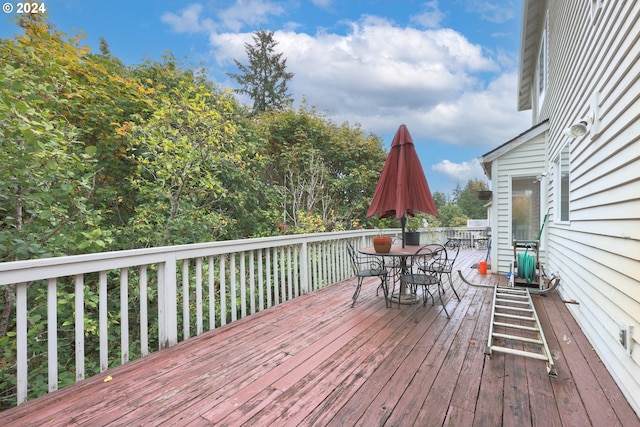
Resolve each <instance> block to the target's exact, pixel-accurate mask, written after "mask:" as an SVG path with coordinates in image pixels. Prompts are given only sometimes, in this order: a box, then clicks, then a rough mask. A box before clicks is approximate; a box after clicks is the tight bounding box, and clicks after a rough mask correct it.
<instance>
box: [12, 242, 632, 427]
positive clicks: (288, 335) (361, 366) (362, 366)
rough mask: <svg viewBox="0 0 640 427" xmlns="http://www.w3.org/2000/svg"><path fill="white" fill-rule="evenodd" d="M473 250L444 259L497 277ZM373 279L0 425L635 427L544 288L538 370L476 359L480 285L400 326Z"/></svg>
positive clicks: (397, 310)
mask: <svg viewBox="0 0 640 427" xmlns="http://www.w3.org/2000/svg"><path fill="white" fill-rule="evenodd" d="M485 253H486V252H485V251H480V250H473V249H465V250H462V251H461V252H460V256H459V258H458V260H457V263H456V264H457V265H456V267H457V268H459V269H461V270H462V271H463V273H464V274H465V276H466V277H468V278H469V279H470V280H472V281H475V282H483V283H488V284H493V285H496V284H500V285H505V284H506V279H505V278H504V277H501V276H491V275H480V274H479V273H478V272H477V270H476V269H474V268H471V267H472V265H473V264H475V263H477V262H478V261H481V260H483V259H484V255H485ZM378 283H379V282H378V280H377V279H375V278H373V279H370V280H367V281H365V283H364V285H363V289H362V293H361V295H360V297H359V299H358V301H357V303H356V306H355V308H351V301H352V300H351V296H352V295H353V291H354V289H355V286H356V281H355V279H349V280H346V281H344V282H341V283H337V284H334V285H331V286H327V287H326V288H323V289H321V290H319V291H315V292H312V293H309V294H307V295H303V296H301V297H298V298H296V299H295V300H292V301H289V302H285V303H281V304H279V305H277V306H274V307H271V308H269V309H266V310H263V311H260V312H258V313H256V314H254V315H252V316H249V317H247V318H244V319H240V320H238V321H236V322H233V323H230V324H228V325H225V326H223V327H219V328H217V329H215V330H212V331H209V332H206V333H204V334H202V335H200V336H197V337H193V338H191V339H189V340H187V341H185V342H182V343H180V344H178V345H176V346H174V347H172V348H169V349H165V350H162V351H159V352H156V353H154V354H151V355H149V356H146V357H144V358H142V359H139V360H136V361H133V362H130V363H127V364H126V365H123V366H120V367H117V368H114V369H111V370H109V371H108V372H105V373H103V374H100V375H97V376H96V377H93V378H90V379H87V380H85V381H82V382H80V383H77V384H75V385H72V386H69V387H67V388H64V389H62V390H59V391H57V392H54V393H51V394H49V395H47V396H43V397H42V398H39V399H36V400H34V401H31V402H27V403H26V404H23V405H21V406H19V407H17V408H12V409H10V410H8V411H5V412H3V413H2V414H1V415H0V419H1V420H2V422H1V424H2V425H4V426H41V425H51V426H66V425H91V426H94V425H122V426H125V425H126V426H129V425H176V426H179V425H195V426H198V425H203V426H206V425H208V426H210V425H216V426H217V425H220V426H241V425H247V426H276V425H277V426H278V427H280V426H318V425H322V426H351V425H359V426H367V427H368V426H372V425H379V426H383V425H387V426H405V425H406V426H411V425H415V426H420V427H422V426H442V425H461V426H462V425H465V426H466V425H475V426H488V425H491V426H498V425H517V426H527V425H529V426H545V427H546V426H575V425H593V426H599V425H608V426H609V425H611V426H616V425H620V426H622V425H624V426H632V427H633V426H637V427H640V420H639V419H638V416H637V415H636V414H635V413H634V412H633V409H632V408H631V406H630V405H629V404H628V402H627V401H626V400H625V399H624V397H623V395H622V393H621V392H620V390H619V388H618V387H617V386H616V385H615V382H614V381H613V379H612V378H611V376H610V374H609V373H608V372H607V371H606V368H605V367H604V365H603V363H602V361H600V359H599V358H598V357H597V355H596V354H595V352H594V350H593V349H592V348H591V346H590V345H589V342H588V340H587V339H586V337H585V336H584V335H583V334H582V332H581V331H580V329H579V328H578V326H577V324H576V322H575V320H574V319H573V317H572V316H571V314H570V313H569V311H568V310H567V308H566V306H565V303H564V302H563V301H562V300H561V299H560V297H559V295H558V294H557V293H555V292H554V293H552V294H550V295H548V296H545V297H539V296H534V303H535V305H536V309H537V311H538V315H539V317H540V321H541V324H542V327H543V329H544V331H545V335H546V337H547V340H548V342H549V347H550V348H551V352H552V353H553V355H554V360H555V363H556V366H557V371H558V378H551V377H549V376H548V375H547V372H546V367H545V364H544V362H540V361H536V360H532V359H524V358H522V357H519V356H514V355H505V354H498V353H494V354H493V355H492V356H491V357H488V356H485V354H484V351H485V348H486V344H487V338H488V329H489V321H490V319H489V318H490V315H491V303H492V292H491V291H490V290H489V289H483V288H477V287H471V286H468V285H466V284H464V283H463V282H462V281H461V280H460V279H459V277H457V275H456V274H454V275H453V283H454V287H455V289H456V290H457V292H458V294H459V296H460V301H458V300H457V299H456V298H455V296H454V294H453V292H452V290H451V289H450V288H449V287H448V286H447V290H446V294H445V304H446V307H447V310H448V311H449V313H450V315H451V318H450V319H447V317H446V316H445V313H444V311H443V309H442V306H441V305H440V304H439V303H438V302H436V304H435V305H432V304H431V302H430V301H429V302H428V303H427V305H426V306H425V307H422V306H420V307H418V312H417V314H418V320H419V321H418V323H414V322H413V317H412V308H411V306H404V305H403V306H400V307H398V305H397V304H394V305H393V306H392V307H391V308H387V307H386V306H385V304H384V300H383V298H382V296H381V295H379V296H376V288H377V285H378ZM518 348H526V346H523V345H522V344H520V345H519V347H518ZM107 375H109V376H111V377H112V380H111V381H109V382H104V379H105V377H106V376H107Z"/></svg>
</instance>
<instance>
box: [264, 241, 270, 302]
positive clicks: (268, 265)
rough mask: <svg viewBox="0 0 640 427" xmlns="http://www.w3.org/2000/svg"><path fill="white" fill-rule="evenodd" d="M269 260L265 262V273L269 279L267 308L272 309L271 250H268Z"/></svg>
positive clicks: (267, 279)
mask: <svg viewBox="0 0 640 427" xmlns="http://www.w3.org/2000/svg"><path fill="white" fill-rule="evenodd" d="M266 252H267V259H266V260H265V263H264V265H265V271H266V274H267V277H266V278H265V279H266V281H267V288H266V292H267V308H268V307H271V304H272V299H271V249H267V250H266Z"/></svg>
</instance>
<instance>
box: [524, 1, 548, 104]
mask: <svg viewBox="0 0 640 427" xmlns="http://www.w3.org/2000/svg"><path fill="white" fill-rule="evenodd" d="M543 3H544V2H543V1H541V0H524V2H523V7H522V22H521V25H520V28H521V34H520V63H519V67H518V103H517V105H518V111H524V110H530V109H531V108H532V99H531V92H532V87H533V84H534V78H533V76H534V75H535V65H536V57H537V47H538V45H539V42H540V31H541V27H542V25H541V22H542V15H541V10H542V9H543V7H542V6H543Z"/></svg>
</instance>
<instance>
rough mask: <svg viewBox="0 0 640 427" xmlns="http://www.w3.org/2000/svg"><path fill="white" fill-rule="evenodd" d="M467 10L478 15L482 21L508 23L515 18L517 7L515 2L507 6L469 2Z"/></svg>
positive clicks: (495, 3) (496, 3) (477, 0)
mask: <svg viewBox="0 0 640 427" xmlns="http://www.w3.org/2000/svg"><path fill="white" fill-rule="evenodd" d="M467 10H469V11H470V12H474V13H478V14H479V15H480V17H481V18H482V19H484V20H487V21H489V22H495V23H502V22H505V21H508V20H510V19H513V17H514V16H515V6H514V5H513V2H509V3H508V4H507V5H506V6H505V5H504V2H496V1H488V0H468V1H467Z"/></svg>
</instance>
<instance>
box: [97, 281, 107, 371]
mask: <svg viewBox="0 0 640 427" xmlns="http://www.w3.org/2000/svg"><path fill="white" fill-rule="evenodd" d="M98 300H99V304H98V310H99V312H100V314H99V320H98V330H99V334H100V372H104V371H106V370H107V368H109V331H108V327H107V315H108V310H107V272H106V271H104V270H103V271H101V272H100V273H99V276H98Z"/></svg>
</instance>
